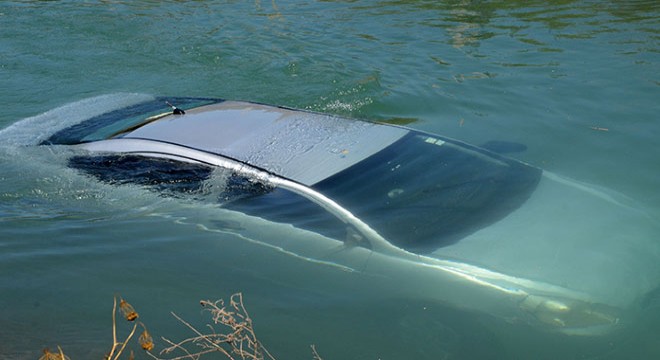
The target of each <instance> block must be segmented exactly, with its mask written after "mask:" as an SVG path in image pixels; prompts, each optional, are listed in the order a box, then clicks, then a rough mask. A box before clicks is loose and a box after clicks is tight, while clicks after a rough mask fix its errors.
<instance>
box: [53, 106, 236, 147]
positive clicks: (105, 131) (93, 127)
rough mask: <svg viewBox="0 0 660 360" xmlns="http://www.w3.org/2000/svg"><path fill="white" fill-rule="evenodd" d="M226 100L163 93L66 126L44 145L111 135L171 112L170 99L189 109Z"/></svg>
mask: <svg viewBox="0 0 660 360" xmlns="http://www.w3.org/2000/svg"><path fill="white" fill-rule="evenodd" d="M222 101H223V100H220V99H209V98H187V97H159V98H156V99H155V100H152V101H147V102H144V103H140V104H136V105H133V106H129V107H126V108H122V109H119V110H115V111H111V112H108V113H105V114H102V115H99V116H95V117H93V118H91V119H87V120H85V121H83V122H81V123H79V124H76V125H74V126H71V127H68V128H66V129H62V130H60V131H58V132H56V133H55V134H53V135H52V136H51V137H49V138H48V139H46V140H44V141H43V142H42V143H41V145H75V144H80V143H84V142H90V141H99V140H105V139H108V138H110V137H112V136H113V135H116V134H118V133H121V132H122V131H124V130H126V129H128V128H131V127H135V126H138V125H140V124H141V123H143V122H145V121H146V120H147V118H149V117H151V116H155V115H158V114H163V113H167V112H169V113H171V112H172V109H171V108H170V106H169V105H167V103H168V102H169V103H170V104H173V105H175V106H176V107H178V108H180V109H183V110H187V109H192V108H195V107H198V106H203V105H208V104H213V103H218V102H222Z"/></svg>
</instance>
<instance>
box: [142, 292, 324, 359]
mask: <svg viewBox="0 0 660 360" xmlns="http://www.w3.org/2000/svg"><path fill="white" fill-rule="evenodd" d="M200 304H201V305H202V306H203V307H205V310H207V311H209V312H210V313H211V316H212V319H213V324H217V325H222V326H223V330H224V331H221V332H216V331H215V329H214V328H213V326H212V325H210V324H209V325H208V327H209V329H210V332H209V333H207V334H204V333H202V332H201V331H199V330H197V329H196V328H195V327H194V326H192V325H191V324H190V323H188V322H187V321H185V320H183V319H182V318H181V317H179V316H178V315H176V314H175V313H172V316H174V317H175V318H176V319H177V320H179V322H181V323H182V324H184V325H185V326H186V327H188V328H189V329H190V330H192V331H193V333H194V334H195V336H193V337H190V338H187V339H184V340H181V341H179V342H173V341H170V340H168V339H165V338H163V340H164V341H165V342H167V343H168V344H169V345H170V347H168V348H165V349H163V350H162V351H161V353H160V354H161V355H164V354H170V353H172V352H175V351H180V352H182V353H183V354H184V355H180V356H176V357H173V358H169V360H182V359H193V360H196V359H199V358H201V357H202V356H203V355H206V354H208V353H212V352H219V353H222V354H223V355H224V356H225V357H226V358H228V359H230V360H275V357H274V356H273V355H271V354H270V352H268V350H267V349H266V348H265V347H264V346H263V345H262V344H261V342H260V341H259V340H258V339H257V336H256V334H255V332H254V328H253V325H252V319H251V318H250V315H249V313H248V312H247V309H246V308H245V306H244V304H243V297H242V294H241V293H236V294H234V295H232V296H231V298H230V301H229V304H227V305H225V302H224V301H223V300H222V299H220V300H218V301H215V302H211V301H208V300H202V301H201V302H200ZM195 346H196V347H197V351H194V350H192V349H193V348H194V347H195ZM148 354H149V356H151V357H152V358H154V359H160V358H158V357H157V356H155V355H153V354H151V353H149V352H148ZM319 360H320V358H319Z"/></svg>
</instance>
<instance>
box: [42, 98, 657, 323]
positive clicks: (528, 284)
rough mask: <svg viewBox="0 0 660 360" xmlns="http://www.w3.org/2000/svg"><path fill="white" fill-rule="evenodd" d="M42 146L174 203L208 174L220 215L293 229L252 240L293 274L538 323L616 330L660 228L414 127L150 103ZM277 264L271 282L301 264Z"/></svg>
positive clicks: (262, 109) (200, 187)
mask: <svg viewBox="0 0 660 360" xmlns="http://www.w3.org/2000/svg"><path fill="white" fill-rule="evenodd" d="M41 144H42V145H69V146H71V147H73V148H74V149H75V155H74V156H72V157H71V158H70V159H69V162H68V164H69V166H71V167H73V168H76V169H79V170H80V171H81V172H83V173H85V174H89V175H90V176H94V177H96V178H98V179H99V180H101V181H105V182H110V183H116V184H122V183H137V184H142V185H145V186H148V187H150V188H153V189H156V190H157V191H162V192H163V193H167V194H172V195H174V196H181V195H184V196H185V195H188V194H190V195H191V196H193V197H194V196H195V194H199V193H200V192H203V191H204V182H205V181H207V180H208V179H209V178H210V177H211V176H212V174H213V173H214V172H216V171H219V170H220V171H222V172H223V174H224V179H225V183H224V187H223V191H222V192H221V194H219V195H218V198H217V201H218V203H219V204H221V206H222V207H224V208H227V209H231V210H232V211H236V212H237V213H240V214H246V215H248V216H249V217H251V218H255V219H260V222H259V223H258V224H257V225H255V226H254V227H255V228H257V230H255V231H258V228H259V226H261V225H259V224H264V225H263V226H264V227H263V229H267V228H268V226H270V225H266V224H280V225H283V226H284V227H286V229H289V230H290V229H292V228H293V230H295V231H299V233H300V234H301V236H300V237H299V238H297V237H292V236H278V235H277V233H275V232H271V230H264V231H263V233H262V234H261V235H260V236H261V239H260V241H261V243H262V244H266V245H267V246H269V247H271V248H272V249H275V250H277V251H284V252H286V253H287V254H294V255H295V256H296V257H298V258H300V259H303V261H305V263H306V264H309V266H310V267H309V268H306V269H305V270H302V271H310V272H312V273H313V272H314V269H318V271H319V273H321V272H322V271H325V270H321V268H323V267H325V266H326V265H331V266H333V267H334V268H340V269H341V271H342V272H349V273H359V274H364V275H365V276H366V277H365V278H366V279H367V280H364V281H363V283H361V285H360V286H381V287H387V288H389V289H391V290H392V291H396V292H398V293H400V294H405V295H407V296H414V297H416V298H420V299H426V300H432V301H438V302H440V303H443V304H447V305H449V306H454V307H457V308H461V309H466V310H470V311H477V312H482V313H487V314H490V315H493V316H495V317H498V318H501V319H505V320H507V321H520V322H524V323H526V324H531V325H532V326H537V327H540V328H542V329H548V330H553V331H559V332H562V333H566V334H581V335H595V334H602V333H606V332H608V331H612V330H616V329H617V328H620V327H622V326H623V325H624V324H625V323H626V322H627V319H630V318H633V317H634V316H635V314H637V313H639V312H640V310H641V309H642V308H643V304H644V302H645V301H646V299H647V298H648V297H649V296H652V294H654V293H655V292H657V289H658V286H659V285H660V261H659V259H660V242H658V241H656V240H655V239H653V235H652V234H654V233H655V234H657V233H659V232H658V224H657V222H656V221H655V219H653V218H651V217H649V216H648V215H646V214H645V213H644V212H643V211H640V210H638V209H637V208H636V207H635V205H634V204H632V203H628V201H627V200H626V199H625V198H623V197H619V196H617V195H616V194H612V193H610V192H607V191H605V190H601V189H598V188H596V187H593V186H589V185H586V184H582V183H578V182H576V181H572V180H570V179H566V178H563V177H560V176H558V175H555V174H552V173H549V172H546V171H543V170H541V169H539V168H537V167H534V166H532V165H529V164H526V163H523V162H521V161H518V160H514V159H511V158H508V157H506V156H503V155H500V154H498V153H496V152H494V151H491V150H487V149H484V148H480V147H477V146H472V145H469V144H466V143H463V142H461V141H457V140H454V139H450V138H446V137H443V136H439V135H435V134H430V133H426V132H422V131H417V130H414V129H410V128H405V127H401V126H395V125H388V124H382V123H375V122H367V121H362V120H355V119H347V118H343V117H339V116H333V115H327V114H320V113H315V112H309V111H301V110H296V109H290V108H286V107H278V106H269V105H264V104H257V103H250V102H242V101H225V100H220V99H204V98H164V97H162V98H161V97H150V98H148V99H142V100H140V101H137V102H136V103H134V104H132V105H130V106H126V107H122V108H119V109H114V110H112V111H108V112H105V113H103V114H100V115H98V116H93V117H90V118H86V119H83V120H82V121H78V122H77V123H76V124H73V125H71V126H68V127H66V128H64V129H61V130H59V131H57V132H56V133H54V134H51V135H49V137H48V138H45V139H43V141H42V142H41ZM218 220H219V223H222V219H218ZM262 220H263V221H262ZM268 229H270V228H268ZM285 268H286V266H284V265H281V264H279V265H277V266H272V267H271V270H272V271H273V272H274V273H273V274H271V275H272V276H280V275H282V274H284V275H282V276H288V275H287V274H285V272H286V271H289V272H291V271H294V272H295V271H301V270H299V269H298V270H291V269H288V268H286V269H285ZM277 272H281V274H278V273H277ZM324 274H325V273H324ZM289 275H290V273H289ZM323 276H324V277H319V278H318V281H321V282H322V281H326V280H327V278H326V277H325V276H329V275H327V274H326V275H323ZM328 281H329V280H328ZM350 286H356V285H355V284H353V285H350V284H348V285H346V287H347V288H350Z"/></svg>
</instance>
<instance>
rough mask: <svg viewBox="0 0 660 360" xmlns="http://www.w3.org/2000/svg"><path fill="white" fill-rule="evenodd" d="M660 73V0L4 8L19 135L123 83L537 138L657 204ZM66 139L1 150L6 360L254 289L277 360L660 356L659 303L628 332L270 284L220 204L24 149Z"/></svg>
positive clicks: (539, 145) (589, 173) (127, 88)
mask: <svg viewBox="0 0 660 360" xmlns="http://www.w3.org/2000/svg"><path fill="white" fill-rule="evenodd" d="M659 86H660V4H659V3H658V2H657V1H525V2H520V1H446V2H436V1H384V2H382V1H317V2H313V1H297V2H295V1H275V0H273V1H266V0H262V1H222V2H211V1H207V2H205V1H99V2H92V1H4V2H2V3H1V4H0V101H1V103H2V111H1V112H0V128H6V127H8V126H10V125H11V124H14V123H16V122H18V121H19V120H21V119H23V118H26V117H31V116H36V115H38V114H41V113H43V112H45V111H48V110H50V109H53V108H56V107H58V106H61V105H65V104H68V103H71V102H75V101H79V100H81V99H85V98H90V97H93V96H98V95H104V94H116V93H126V92H129V93H146V94H157V95H160V94H165V95H172V96H212V97H222V98H228V99H243V100H250V101H257V102H264V103H270V104H276V105H286V106H290V107H295V108H301V109H310V110H314V111H321V112H328V113H335V114H341V115H346V116H351V117H358V118H366V119H373V120H381V121H389V122H393V123H399V124H402V123H403V124H407V125H408V126H410V127H413V128H416V129H421V130H426V131H432V132H436V133H440V134H443V135H446V136H450V137H454V138H457V139H460V140H463V141H466V142H469V143H474V144H481V143H484V142H486V141H490V140H503V141H513V142H518V143H523V144H526V145H527V150H526V151H525V152H522V153H517V154H514V155H513V156H514V157H516V158H518V159H521V160H524V161H526V162H529V163H531V164H534V165H537V166H539V167H542V168H544V169H547V170H550V171H552V172H555V173H558V174H562V175H563V176H566V177H570V178H573V179H576V180H579V181H582V182H585V183H590V184H594V185H597V186H599V187H602V188H607V189H611V190H612V191H616V192H619V193H622V194H625V195H626V196H629V197H630V198H632V199H634V200H636V201H638V202H639V203H640V204H641V206H643V207H644V208H645V209H646V211H648V212H649V213H651V214H652V216H655V217H658V216H660V191H658V189H660V162H659V160H658V159H659V158H660V150H659V148H658V146H657V137H658V136H660V121H658V115H657V113H658V110H659V107H658V103H659V99H660V91H659ZM65 109H66V108H65ZM59 116H61V117H62V118H63V119H64V120H65V119H66V118H67V115H66V114H59ZM71 116H75V114H71ZM47 131H48V128H47V127H46V126H45V125H42V124H39V123H33V126H32V127H30V128H27V129H24V130H23V131H22V132H21V134H22V135H21V136H22V137H21V138H20V139H17V138H7V137H4V138H3V139H4V140H3V142H4V143H3V144H0V358H1V359H34V358H38V357H39V356H40V351H41V349H42V348H43V347H51V348H54V347H56V345H57V344H59V345H61V346H62V347H63V348H64V349H65V351H66V352H67V353H68V354H70V356H72V358H77V359H87V358H101V357H102V356H103V354H104V353H105V352H106V351H108V349H109V342H110V341H111V334H110V326H111V324H110V321H109V319H110V317H109V312H110V310H111V306H112V296H113V294H115V293H121V294H122V295H123V296H124V297H126V298H127V299H130V300H131V302H132V303H133V304H134V305H135V306H136V307H138V308H139V309H138V310H139V311H141V313H142V317H143V318H144V320H145V322H148V323H149V324H150V327H151V331H152V332H153V333H154V334H155V335H157V336H160V335H163V334H164V335H168V336H171V337H175V338H176V337H177V336H178V335H179V334H184V335H185V334H187V333H186V332H185V329H182V327H181V326H180V324H177V323H176V321H175V320H173V319H172V318H171V317H170V316H169V311H172V310H173V311H176V312H177V313H179V314H182V315H184V316H185V317H186V318H188V319H199V321H201V319H200V316H199V310H198V308H197V301H198V300H199V299H202V298H211V299H215V298H220V297H227V296H228V295H229V294H231V293H232V292H235V291H243V292H244V293H245V297H246V299H247V301H248V305H250V306H252V308H253V309H254V310H253V313H252V315H253V317H254V318H255V321H256V323H257V331H258V333H259V334H261V338H262V341H263V342H264V343H266V344H267V345H268V346H269V348H270V349H271V351H272V352H273V353H274V354H275V355H276V356H277V357H278V358H279V359H303V358H306V359H310V358H311V352H310V350H309V348H308V346H309V344H316V345H317V348H318V349H319V352H320V353H321V355H322V356H323V358H324V359H325V360H332V359H655V358H660V345H658V333H660V327H659V326H658V325H657V324H658V323H660V301H658V300H656V302H655V303H654V304H655V305H653V304H652V305H651V306H650V311H649V313H648V314H647V316H645V317H644V318H643V319H640V320H639V321H638V323H636V324H635V325H634V326H633V328H632V329H631V330H630V331H628V332H625V333H623V334H617V335H615V336H611V337H607V338H605V339H603V338H599V339H593V338H583V337H564V336H559V335H555V334H544V333H530V332H529V331H528V330H527V329H525V328H518V327H516V326H515V325H510V326H509V325H506V326H504V327H502V328H501V331H493V330H492V328H493V325H492V323H491V322H492V320H491V319H489V318H488V317H487V316H486V317H482V316H477V315H472V314H464V313H462V312H459V311H455V310H452V309H445V308H442V307H439V306H437V305H433V306H434V307H435V308H434V311H435V313H434V316H429V315H428V313H427V312H425V311H426V309H428V308H429V307H433V306H431V305H429V304H424V303H419V302H418V301H415V300H413V299H389V298H387V297H386V296H385V295H384V296H383V298H382V301H379V302H376V303H374V302H373V301H371V302H367V301H365V300H363V299H361V298H355V297H351V296H350V294H333V292H332V289H331V285H328V289H326V290H327V291H326V292H323V293H320V294H319V293H315V292H304V291H300V290H296V289H292V288H290V287H289V286H290V285H289V282H288V281H287V279H281V281H275V282H273V281H272V280H270V279H267V277H266V276H264V274H261V273H259V264H258V259H259V258H258V257H257V256H251V255H250V254H244V255H245V256H244V257H223V256H222V254H223V246H222V244H224V243H226V242H228V243H231V242H232V241H238V240H237V239H235V238H234V237H233V236H231V235H227V234H217V233H214V232H209V231H206V230H204V229H203V228H200V227H199V226H196V225H195V224H196V223H197V222H199V221H198V220H199V219H198V218H204V217H209V216H210V215H209V214H210V210H208V209H201V210H200V209H197V208H195V207H194V206H193V205H191V204H181V202H177V201H175V200H172V199H164V198H161V197H158V196H156V195H154V194H150V193H145V192H144V191H141V190H140V189H134V188H128V189H126V188H119V189H118V188H113V187H109V186H104V185H102V184H96V183H93V182H92V181H90V180H88V179H85V178H83V177H80V176H78V175H77V174H75V173H73V172H72V171H71V170H67V169H66V168H64V167H63V166H61V165H62V163H63V160H62V159H63V158H64V155H63V150H57V149H54V150H45V149H34V148H29V147H28V148H26V147H22V146H18V145H17V144H25V143H29V139H31V138H38V137H39V136H41V135H42V134H43V133H46V132H47ZM584 216H589V214H584ZM200 221H201V220H200ZM658 238H659V239H660V234H658ZM659 241H660V240H659ZM257 255H258V254H257ZM659 261H660V259H659ZM246 264H249V265H246ZM411 281H413V280H411ZM321 288H322V286H321ZM157 346H162V342H161V343H159V344H157ZM138 356H142V355H141V354H139V355H138Z"/></svg>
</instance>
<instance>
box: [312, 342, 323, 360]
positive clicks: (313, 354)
mask: <svg viewBox="0 0 660 360" xmlns="http://www.w3.org/2000/svg"><path fill="white" fill-rule="evenodd" d="M310 347H311V348H312V356H313V359H314V360H323V358H322V357H321V355H319V353H318V352H316V345H310Z"/></svg>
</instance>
